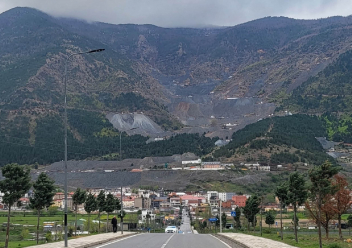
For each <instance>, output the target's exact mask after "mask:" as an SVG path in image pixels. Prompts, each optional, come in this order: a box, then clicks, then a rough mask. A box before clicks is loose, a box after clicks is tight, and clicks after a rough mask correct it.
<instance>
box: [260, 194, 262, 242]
mask: <svg viewBox="0 0 352 248" xmlns="http://www.w3.org/2000/svg"><path fill="white" fill-rule="evenodd" d="M262 203H263V196H261V197H260V236H263V230H262V225H263V222H262V217H263V216H262Z"/></svg>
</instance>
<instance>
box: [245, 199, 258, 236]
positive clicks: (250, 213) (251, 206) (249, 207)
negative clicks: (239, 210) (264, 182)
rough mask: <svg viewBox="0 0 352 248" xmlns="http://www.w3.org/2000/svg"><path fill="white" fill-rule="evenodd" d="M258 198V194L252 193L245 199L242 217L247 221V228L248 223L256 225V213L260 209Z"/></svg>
mask: <svg viewBox="0 0 352 248" xmlns="http://www.w3.org/2000/svg"><path fill="white" fill-rule="evenodd" d="M259 206H260V199H259V198H258V196H256V195H253V196H251V197H249V198H248V199H247V200H246V205H245V206H244V208H243V214H244V217H245V218H246V219H247V221H248V230H249V223H252V226H253V227H255V225H256V214H257V213H259V211H260V207H259Z"/></svg>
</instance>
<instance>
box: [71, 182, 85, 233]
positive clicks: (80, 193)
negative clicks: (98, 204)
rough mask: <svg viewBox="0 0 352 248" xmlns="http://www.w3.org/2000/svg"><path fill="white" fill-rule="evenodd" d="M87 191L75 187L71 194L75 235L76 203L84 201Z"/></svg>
mask: <svg viewBox="0 0 352 248" xmlns="http://www.w3.org/2000/svg"><path fill="white" fill-rule="evenodd" d="M86 196H87V193H86V191H84V190H81V189H80V188H77V189H76V191H75V193H73V196H72V204H73V206H74V208H75V212H76V216H75V218H76V219H75V236H76V235H77V212H78V205H80V204H83V203H84V202H85V201H86Z"/></svg>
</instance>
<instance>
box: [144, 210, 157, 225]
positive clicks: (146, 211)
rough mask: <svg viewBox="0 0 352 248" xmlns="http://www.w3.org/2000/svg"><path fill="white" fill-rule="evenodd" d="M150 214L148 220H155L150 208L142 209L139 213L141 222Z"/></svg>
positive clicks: (145, 220)
mask: <svg viewBox="0 0 352 248" xmlns="http://www.w3.org/2000/svg"><path fill="white" fill-rule="evenodd" d="M148 214H149V215H150V221H154V220H155V214H153V212H152V210H142V214H141V217H142V218H141V222H142V223H145V222H147V215H148Z"/></svg>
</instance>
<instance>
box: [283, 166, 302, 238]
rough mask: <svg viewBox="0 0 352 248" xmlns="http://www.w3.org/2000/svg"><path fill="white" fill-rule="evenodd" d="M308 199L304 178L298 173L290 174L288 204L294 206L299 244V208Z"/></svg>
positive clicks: (295, 228)
mask: <svg viewBox="0 0 352 248" xmlns="http://www.w3.org/2000/svg"><path fill="white" fill-rule="evenodd" d="M306 199H307V189H306V185H305V180H304V177H303V176H302V175H301V174H299V173H298V172H294V173H292V174H290V176H289V179H288V184H287V204H292V206H293V218H294V221H293V222H294V223H295V224H294V231H295V239H296V242H297V243H298V237H297V225H296V219H297V207H299V206H301V205H302V204H304V202H305V201H306Z"/></svg>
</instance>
